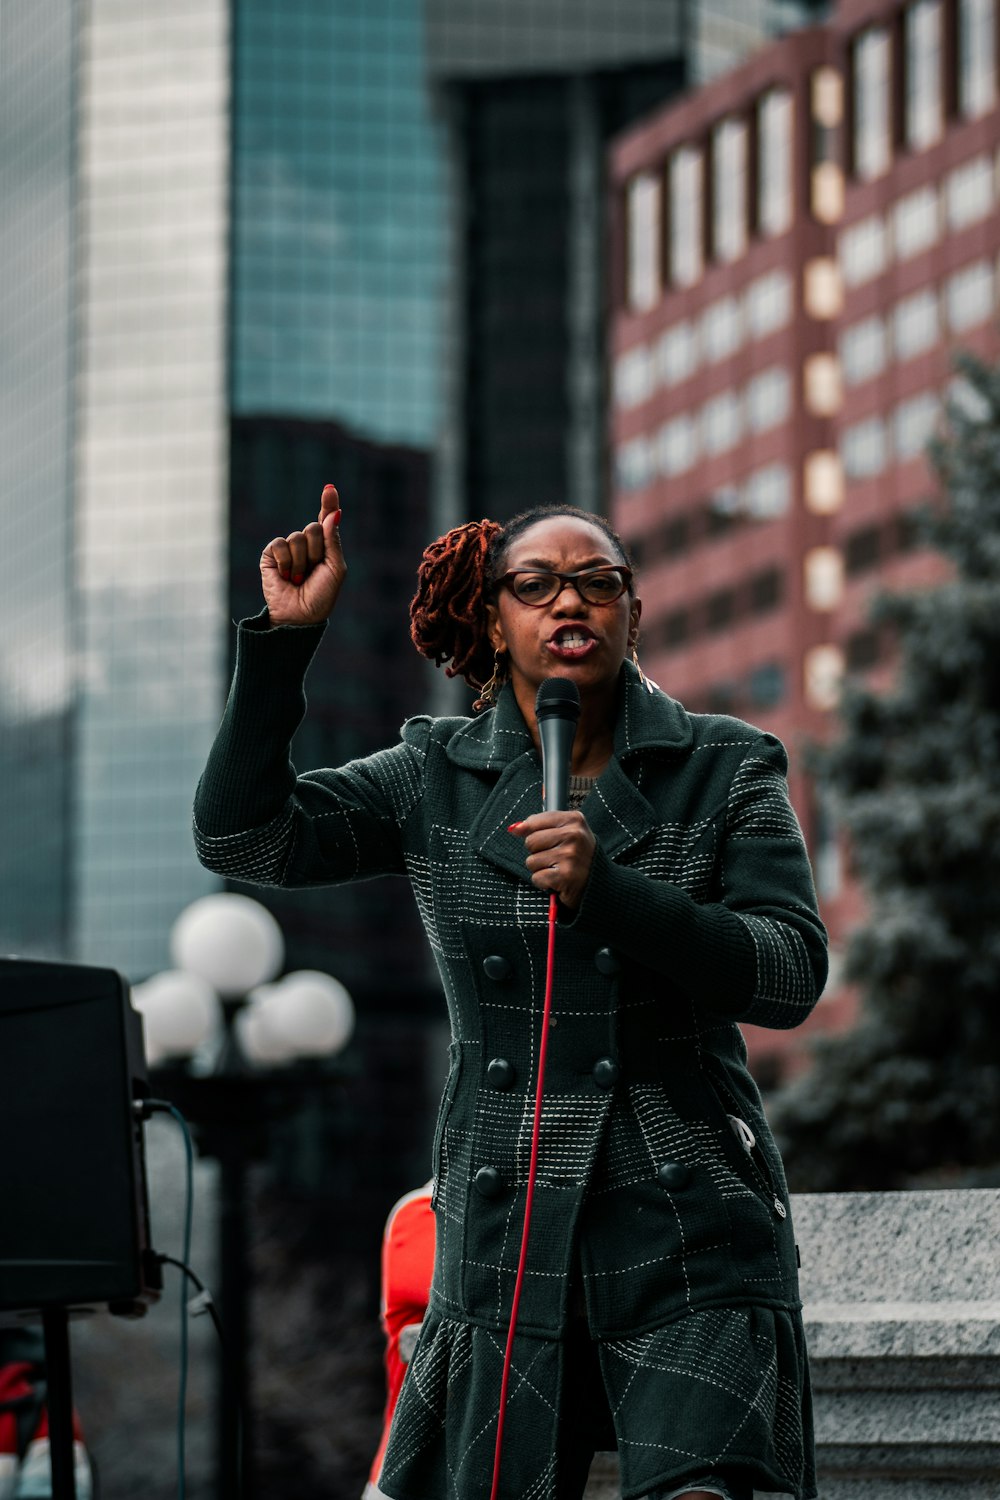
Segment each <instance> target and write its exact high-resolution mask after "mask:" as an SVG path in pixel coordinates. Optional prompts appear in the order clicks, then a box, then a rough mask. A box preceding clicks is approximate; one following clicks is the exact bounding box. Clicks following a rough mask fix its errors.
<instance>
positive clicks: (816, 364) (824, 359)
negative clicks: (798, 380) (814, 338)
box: [802, 354, 843, 417]
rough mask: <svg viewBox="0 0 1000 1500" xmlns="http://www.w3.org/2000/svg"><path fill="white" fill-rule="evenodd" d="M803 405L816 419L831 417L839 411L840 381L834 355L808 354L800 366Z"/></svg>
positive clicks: (836, 360) (841, 393) (838, 362)
mask: <svg viewBox="0 0 1000 1500" xmlns="http://www.w3.org/2000/svg"><path fill="white" fill-rule="evenodd" d="M802 385H803V392H804V396H805V403H806V406H807V407H808V409H809V410H810V411H811V412H812V413H813V415H814V416H817V417H832V416H834V415H835V414H836V413H837V412H838V411H839V410H840V403H841V400H842V395H843V392H842V381H841V376H840V361H839V360H838V359H837V356H836V355H835V354H810V356H809V358H808V359H807V360H805V361H804V362H803V365H802Z"/></svg>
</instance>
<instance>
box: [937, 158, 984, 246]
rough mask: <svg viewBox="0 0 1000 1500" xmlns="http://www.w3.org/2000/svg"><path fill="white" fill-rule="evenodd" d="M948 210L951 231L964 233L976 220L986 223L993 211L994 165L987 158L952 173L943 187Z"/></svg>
mask: <svg viewBox="0 0 1000 1500" xmlns="http://www.w3.org/2000/svg"><path fill="white" fill-rule="evenodd" d="M944 201H945V209H946V212H947V215H948V228H949V229H964V228H965V226H966V224H974V223H975V222H976V220H977V219H985V217H986V215H987V214H988V213H990V212H991V210H992V208H993V162H992V161H991V160H990V158H989V157H988V156H975V157H973V159H972V161H967V162H965V163H964V165H963V166H961V167H956V168H955V170H954V171H953V172H949V173H948V176H947V177H946V179H945V184H944Z"/></svg>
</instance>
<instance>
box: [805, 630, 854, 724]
mask: <svg viewBox="0 0 1000 1500" xmlns="http://www.w3.org/2000/svg"><path fill="white" fill-rule="evenodd" d="M802 675H803V679H804V681H803V686H804V688H805V695H806V702H807V703H808V704H809V706H810V708H819V709H831V708H836V706H837V704H838V703H839V701H840V690H841V686H842V684H843V679H844V653H843V651H842V650H841V649H840V647H839V646H834V645H829V646H813V647H812V649H811V650H810V651H807V652H806V654H805V657H804V659H803V662H802Z"/></svg>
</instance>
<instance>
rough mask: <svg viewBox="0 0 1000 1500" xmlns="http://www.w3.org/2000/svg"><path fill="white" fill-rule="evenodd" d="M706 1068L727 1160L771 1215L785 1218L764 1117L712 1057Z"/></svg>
mask: <svg viewBox="0 0 1000 1500" xmlns="http://www.w3.org/2000/svg"><path fill="white" fill-rule="evenodd" d="M703 1067H704V1077H705V1082H706V1083H707V1084H708V1087H709V1090H710V1092H711V1095H712V1099H713V1101H714V1103H715V1105H716V1107H717V1109H718V1111H719V1114H720V1115H721V1116H724V1117H725V1120H724V1123H725V1129H724V1131H723V1141H724V1149H725V1152H726V1157H727V1160H728V1161H729V1162H730V1164H731V1165H732V1166H733V1167H734V1169H735V1170H736V1171H737V1175H738V1176H739V1177H740V1180H741V1181H742V1182H744V1183H746V1185H747V1186H748V1187H749V1188H751V1190H752V1191H753V1192H754V1193H755V1194H756V1196H757V1197H758V1198H760V1199H762V1200H763V1202H764V1203H765V1204H766V1205H767V1207H768V1209H769V1210H770V1211H771V1213H773V1214H775V1215H776V1216H777V1217H778V1218H779V1219H784V1218H786V1217H787V1215H788V1210H787V1207H786V1205H785V1193H784V1183H783V1182H782V1181H781V1180H780V1177H779V1176H778V1174H776V1173H775V1172H774V1171H773V1169H772V1167H771V1163H770V1162H769V1161H768V1158H767V1154H766V1152H765V1150H764V1147H763V1139H764V1134H765V1131H766V1128H767V1127H766V1124H765V1121H764V1118H763V1115H762V1114H761V1112H760V1110H759V1109H757V1108H755V1107H754V1106H753V1102H752V1100H751V1099H750V1098H748V1097H742V1090H740V1089H738V1088H737V1087H736V1086H735V1085H734V1084H733V1083H732V1082H731V1080H730V1079H729V1078H728V1077H727V1076H726V1073H725V1070H724V1069H723V1068H722V1067H721V1065H719V1064H717V1063H716V1062H715V1060H714V1059H713V1058H711V1057H706V1058H704V1059H703Z"/></svg>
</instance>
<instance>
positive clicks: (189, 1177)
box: [139, 1099, 194, 1500]
mask: <svg viewBox="0 0 1000 1500" xmlns="http://www.w3.org/2000/svg"><path fill="white" fill-rule="evenodd" d="M139 1108H140V1110H141V1113H142V1116H143V1118H144V1119H148V1118H149V1116H150V1115H152V1114H167V1115H170V1116H171V1118H172V1119H173V1120H174V1121H175V1122H176V1124H177V1125H179V1126H180V1130H181V1135H182V1137H183V1140H184V1154H185V1163H186V1165H185V1174H184V1180H185V1203H184V1246H183V1250H182V1252H181V1261H180V1264H181V1267H182V1269H183V1270H184V1271H185V1272H187V1270H188V1262H189V1261H190V1259H191V1223H192V1216H193V1212H194V1146H193V1145H192V1142H191V1132H190V1131H189V1130H188V1124H187V1121H186V1120H185V1118H184V1116H183V1115H182V1114H181V1112H180V1110H179V1109H178V1108H177V1106H176V1105H175V1104H171V1103H170V1101H169V1099H142V1100H140V1101H139ZM160 1258H161V1260H166V1259H168V1258H169V1257H167V1256H161V1257H160ZM188 1274H190V1273H188ZM187 1378H188V1305H187V1288H186V1286H185V1284H184V1280H183V1278H182V1279H181V1350H180V1378H179V1380H178V1384H177V1500H185V1493H186V1487H187V1478H186V1474H185V1469H186V1463H185V1451H184V1449H185V1440H186V1424H187Z"/></svg>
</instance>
